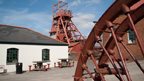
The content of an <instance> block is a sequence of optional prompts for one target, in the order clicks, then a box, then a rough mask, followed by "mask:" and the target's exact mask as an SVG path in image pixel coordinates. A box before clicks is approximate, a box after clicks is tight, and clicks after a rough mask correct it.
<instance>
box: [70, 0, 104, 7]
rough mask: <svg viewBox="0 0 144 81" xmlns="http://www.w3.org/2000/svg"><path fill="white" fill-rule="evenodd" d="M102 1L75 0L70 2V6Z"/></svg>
mask: <svg viewBox="0 0 144 81" xmlns="http://www.w3.org/2000/svg"><path fill="white" fill-rule="evenodd" d="M100 2H101V0H85V1H83V0H73V1H72V3H71V4H70V7H73V6H79V5H81V4H84V5H92V4H99V3H100Z"/></svg>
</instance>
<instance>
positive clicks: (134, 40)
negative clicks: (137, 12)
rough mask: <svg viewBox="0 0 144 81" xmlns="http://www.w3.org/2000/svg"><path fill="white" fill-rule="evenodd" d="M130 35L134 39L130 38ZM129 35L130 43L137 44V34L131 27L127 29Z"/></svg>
mask: <svg viewBox="0 0 144 81" xmlns="http://www.w3.org/2000/svg"><path fill="white" fill-rule="evenodd" d="M130 36H132V39H131V38H130ZM127 37H128V44H136V36H135V33H134V31H132V30H131V29H129V30H128V31H127Z"/></svg>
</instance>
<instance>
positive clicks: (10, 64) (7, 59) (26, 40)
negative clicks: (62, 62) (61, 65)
mask: <svg viewBox="0 0 144 81" xmlns="http://www.w3.org/2000/svg"><path fill="white" fill-rule="evenodd" d="M61 58H68V45H67V44H65V43H63V42H59V41H57V40H54V39H52V38H49V37H47V36H44V35H42V34H40V33H37V32H35V31H32V30H30V29H27V28H22V27H15V26H8V25H0V65H3V66H4V67H5V69H7V72H14V71H16V65H15V64H16V63H17V62H20V63H23V70H28V69H29V67H28V66H29V65H33V64H34V62H35V61H42V62H43V64H44V65H47V64H48V63H49V64H50V67H53V66H54V62H58V61H59V59H61ZM32 68H33V67H32Z"/></svg>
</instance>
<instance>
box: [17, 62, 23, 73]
mask: <svg viewBox="0 0 144 81" xmlns="http://www.w3.org/2000/svg"><path fill="white" fill-rule="evenodd" d="M22 66H23V64H22V63H16V74H21V73H23V70H22Z"/></svg>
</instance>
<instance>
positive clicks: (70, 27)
mask: <svg viewBox="0 0 144 81" xmlns="http://www.w3.org/2000/svg"><path fill="white" fill-rule="evenodd" d="M67 6H68V5H67V3H66V2H63V1H58V3H57V4H55V5H53V7H52V9H53V10H52V12H53V22H52V28H51V31H50V36H52V37H54V38H55V39H57V40H59V41H62V42H65V43H68V44H69V53H70V54H77V58H78V56H79V54H80V52H81V48H82V46H83V45H82V44H83V41H84V37H83V36H82V34H81V33H80V31H79V30H78V29H77V27H76V26H75V25H74V23H73V22H72V20H71V18H72V12H71V11H70V10H68V9H67Z"/></svg>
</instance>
